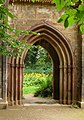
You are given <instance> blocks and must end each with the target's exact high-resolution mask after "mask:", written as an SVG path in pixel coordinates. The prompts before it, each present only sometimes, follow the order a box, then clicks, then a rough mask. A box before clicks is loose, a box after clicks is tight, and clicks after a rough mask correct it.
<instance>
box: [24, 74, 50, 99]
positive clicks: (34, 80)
mask: <svg viewBox="0 0 84 120" xmlns="http://www.w3.org/2000/svg"><path fill="white" fill-rule="evenodd" d="M30 89H31V90H30ZM33 89H34V90H33ZM27 90H28V92H27ZM23 93H24V94H27V93H35V96H41V97H48V96H52V76H51V75H49V74H40V73H30V74H25V75H24V81H23Z"/></svg>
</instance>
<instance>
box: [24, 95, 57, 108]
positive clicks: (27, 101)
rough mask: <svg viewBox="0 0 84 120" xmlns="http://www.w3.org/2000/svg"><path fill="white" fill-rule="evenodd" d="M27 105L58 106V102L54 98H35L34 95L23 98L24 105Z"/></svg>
mask: <svg viewBox="0 0 84 120" xmlns="http://www.w3.org/2000/svg"><path fill="white" fill-rule="evenodd" d="M27 104H58V102H57V101H56V100H54V99H52V98H42V97H34V94H25V95H24V96H23V105H24V106H25V105H27Z"/></svg>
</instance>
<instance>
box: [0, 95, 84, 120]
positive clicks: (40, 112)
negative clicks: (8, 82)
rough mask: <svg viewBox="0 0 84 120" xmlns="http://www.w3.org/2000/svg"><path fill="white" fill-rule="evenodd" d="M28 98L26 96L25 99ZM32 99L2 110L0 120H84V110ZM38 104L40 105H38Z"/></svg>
mask: <svg viewBox="0 0 84 120" xmlns="http://www.w3.org/2000/svg"><path fill="white" fill-rule="evenodd" d="M27 97H28V96H25V98H27ZM31 98H32V95H30V98H28V100H29V101H27V99H24V100H26V102H24V104H23V105H22V106H13V107H8V108H7V109H3V110H0V120H84V109H80V108H74V107H72V106H64V105H59V104H58V103H54V102H53V104H45V102H48V103H49V102H51V100H49V101H46V100H47V99H46V100H44V101H42V100H43V99H40V100H39V101H37V100H36V99H37V98H33V99H31ZM35 100H36V101H35ZM41 101H42V102H43V103H42V102H41ZM38 102H40V104H37V103H38ZM30 103H33V104H30ZM41 103H42V104H41Z"/></svg>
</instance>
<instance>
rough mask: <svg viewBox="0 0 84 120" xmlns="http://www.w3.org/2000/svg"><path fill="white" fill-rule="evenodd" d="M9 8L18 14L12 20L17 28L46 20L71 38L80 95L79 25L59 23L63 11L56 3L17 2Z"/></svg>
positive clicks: (23, 27) (27, 27)
mask: <svg viewBox="0 0 84 120" xmlns="http://www.w3.org/2000/svg"><path fill="white" fill-rule="evenodd" d="M9 9H10V10H11V11H12V12H13V13H14V15H15V16H17V18H15V20H14V21H10V23H11V24H12V25H14V27H15V28H18V29H22V30H24V29H27V30H28V29H29V28H31V27H32V26H34V25H35V24H38V23H40V22H41V21H45V22H47V23H49V24H50V25H52V26H54V27H55V28H56V29H58V30H59V31H60V32H61V33H62V34H64V36H65V37H66V38H67V39H68V40H69V42H70V44H71V46H72V50H73V53H74V57H75V62H76V67H77V76H76V80H77V82H78V84H77V91H78V92H77V93H78V95H79V94H80V92H81V90H80V84H81V65H82V54H81V53H82V40H81V35H80V33H79V30H78V28H77V26H76V25H74V26H72V27H70V28H68V29H65V28H64V27H63V24H59V23H57V20H58V18H59V16H60V14H61V13H60V12H59V13H58V12H57V11H56V7H55V6H54V5H47V4H46V5H44V4H36V3H35V4H33V3H27V4H26V3H24V4H23V3H22V4H21V3H20V4H19V3H15V4H14V5H9ZM78 99H80V97H78Z"/></svg>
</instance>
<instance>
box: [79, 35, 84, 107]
mask: <svg viewBox="0 0 84 120" xmlns="http://www.w3.org/2000/svg"><path fill="white" fill-rule="evenodd" d="M81 96H82V98H81V106H80V107H84V35H82V95H81Z"/></svg>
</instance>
